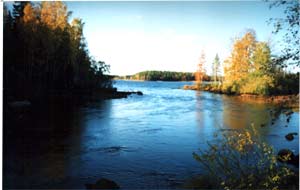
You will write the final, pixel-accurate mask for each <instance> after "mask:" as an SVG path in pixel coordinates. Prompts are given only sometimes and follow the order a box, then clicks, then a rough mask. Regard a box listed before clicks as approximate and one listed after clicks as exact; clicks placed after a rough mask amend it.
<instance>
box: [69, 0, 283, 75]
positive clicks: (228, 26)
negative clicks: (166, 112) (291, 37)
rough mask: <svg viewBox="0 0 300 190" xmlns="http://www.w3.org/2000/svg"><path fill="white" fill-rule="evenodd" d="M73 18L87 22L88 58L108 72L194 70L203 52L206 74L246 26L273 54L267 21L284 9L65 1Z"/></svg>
mask: <svg viewBox="0 0 300 190" xmlns="http://www.w3.org/2000/svg"><path fill="white" fill-rule="evenodd" d="M66 4H67V6H68V10H70V11H72V12H73V14H72V17H73V18H74V17H79V18H82V19H83V21H84V22H85V26H84V35H85V37H86V41H87V44H88V48H89V51H90V54H91V55H92V56H94V57H95V58H96V59H99V60H103V61H105V62H106V63H107V64H110V65H111V74H117V75H127V74H134V73H136V72H139V71H144V70H169V71H186V72H193V71H195V70H196V66H197V63H198V60H199V57H200V54H201V51H202V50H204V51H205V54H206V61H207V65H206V67H207V72H208V73H210V71H211V69H210V68H211V66H210V63H212V61H213V58H214V56H215V55H216V53H218V54H219V56H220V58H221V60H222V61H223V60H224V59H225V58H226V57H227V56H228V55H229V52H230V49H231V46H232V39H234V37H236V36H238V35H240V34H241V32H243V31H244V30H245V29H246V28H252V29H254V30H255V31H256V34H257V39H258V40H260V41H270V42H271V47H272V49H273V50H274V52H276V50H277V51H278V49H280V47H279V46H278V43H277V42H278V41H279V40H280V39H279V38H278V36H274V35H273V34H272V30H273V27H272V25H268V24H267V22H266V21H267V20H268V19H269V18H271V17H282V16H283V10H282V8H281V9H278V8H277V9H269V3H266V2H264V1H171V2H170V1H163V2H159V1H152V2H145V1H144V2H143V1H132V2H124V1H119V2H115V1H110V2H109V1H106V2H93V1H91V2H83V1H76V2H75V1H74V2H72V1H67V2H66Z"/></svg>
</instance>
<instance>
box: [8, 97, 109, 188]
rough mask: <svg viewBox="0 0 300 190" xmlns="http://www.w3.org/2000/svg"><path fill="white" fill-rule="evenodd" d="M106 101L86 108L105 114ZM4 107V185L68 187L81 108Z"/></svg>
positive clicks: (82, 130)
mask: <svg viewBox="0 0 300 190" xmlns="http://www.w3.org/2000/svg"><path fill="white" fill-rule="evenodd" d="M109 103H110V102H109V101H101V102H98V103H97V104H93V107H91V108H90V109H89V111H91V110H98V111H96V112H97V113H99V112H100V111H99V110H105V113H106V114H107V113H109V109H108V108H109V107H110V105H109ZM4 110H6V111H5V113H4V123H3V156H4V157H3V176H4V178H3V182H4V184H3V186H4V188H9V189H11V188H12V189H14V188H22V189H24V188H25V189H26V188H30V189H31V188H64V187H68V186H65V184H68V183H66V181H68V180H70V178H72V173H70V172H71V171H72V168H71V167H74V166H72V157H73V156H74V155H78V154H81V151H82V150H81V149H80V147H81V144H82V143H83V142H82V140H84V139H83V137H82V136H83V134H85V131H86V130H87V129H86V128H85V127H84V126H86V125H82V123H83V122H85V121H84V120H85V119H86V118H85V115H86V114H87V113H86V112H85V111H84V108H81V107H79V106H70V105H67V106H66V105H61V104H51V105H43V106H42V107H40V106H34V107H30V108H27V109H22V110H12V109H11V108H10V107H9V106H8V105H6V107H4ZM75 167H76V166H75ZM82 187H83V186H82Z"/></svg>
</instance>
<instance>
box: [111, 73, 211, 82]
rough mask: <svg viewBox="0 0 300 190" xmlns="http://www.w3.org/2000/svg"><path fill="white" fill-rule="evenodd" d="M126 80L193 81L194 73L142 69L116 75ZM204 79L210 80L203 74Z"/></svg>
mask: <svg viewBox="0 0 300 190" xmlns="http://www.w3.org/2000/svg"><path fill="white" fill-rule="evenodd" d="M117 78H118V79H126V80H149V81H158V80H160V81H194V80H195V74H194V73H191V72H174V71H143V72H139V73H136V74H134V75H127V76H123V77H117ZM203 80H204V81H210V80H211V77H210V76H208V75H205V76H204V78H203Z"/></svg>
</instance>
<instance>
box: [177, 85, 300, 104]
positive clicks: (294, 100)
mask: <svg viewBox="0 0 300 190" xmlns="http://www.w3.org/2000/svg"><path fill="white" fill-rule="evenodd" d="M182 89H184V90H194V91H204V92H210V93H214V94H224V95H227V96H233V97H236V98H239V99H241V100H247V101H254V102H256V103H275V104H286V105H283V106H288V107H297V108H299V94H278V95H258V94H228V93H224V92H222V91H220V90H211V89H205V88H204V89H198V88H197V87H195V86H189V85H185V86H184V87H183V88H182Z"/></svg>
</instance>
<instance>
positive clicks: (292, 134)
mask: <svg viewBox="0 0 300 190" xmlns="http://www.w3.org/2000/svg"><path fill="white" fill-rule="evenodd" d="M294 135H298V133H289V134H287V135H285V138H286V140H288V141H292V140H294Z"/></svg>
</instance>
